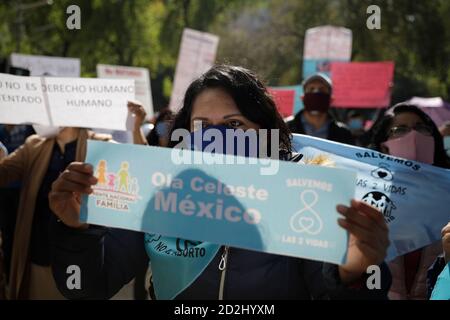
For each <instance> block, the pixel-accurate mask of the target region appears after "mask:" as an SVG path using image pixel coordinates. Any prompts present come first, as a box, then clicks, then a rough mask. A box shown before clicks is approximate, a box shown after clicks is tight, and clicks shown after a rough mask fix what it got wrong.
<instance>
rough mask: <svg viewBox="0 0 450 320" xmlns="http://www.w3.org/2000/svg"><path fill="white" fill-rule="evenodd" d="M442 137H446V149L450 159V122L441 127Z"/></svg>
mask: <svg viewBox="0 0 450 320" xmlns="http://www.w3.org/2000/svg"><path fill="white" fill-rule="evenodd" d="M439 131H440V132H441V135H442V136H443V137H444V149H445V152H447V155H448V156H449V157H450V121H447V122H445V123H444V124H443V125H441V126H440V127H439Z"/></svg>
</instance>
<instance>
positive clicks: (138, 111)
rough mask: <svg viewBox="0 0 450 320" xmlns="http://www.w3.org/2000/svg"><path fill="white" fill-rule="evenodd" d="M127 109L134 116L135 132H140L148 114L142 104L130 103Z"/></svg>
mask: <svg viewBox="0 0 450 320" xmlns="http://www.w3.org/2000/svg"><path fill="white" fill-rule="evenodd" d="M127 107H128V110H129V111H130V112H131V114H133V115H134V130H135V131H136V130H140V129H141V125H142V123H143V122H144V120H145V117H146V116H147V112H145V109H144V107H143V106H142V104H141V103H140V102H137V101H128V104H127Z"/></svg>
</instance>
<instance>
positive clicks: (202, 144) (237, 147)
mask: <svg viewBox="0 0 450 320" xmlns="http://www.w3.org/2000/svg"><path fill="white" fill-rule="evenodd" d="M252 131H253V130H252ZM252 131H250V132H249V133H247V134H245V132H244V131H243V130H237V129H234V128H231V127H228V126H224V125H219V126H208V127H206V128H203V129H200V130H196V131H194V132H192V133H191V136H190V139H191V149H192V150H198V151H206V152H211V153H221V154H231V155H235V156H243V157H252V158H257V157H258V152H259V139H258V135H257V131H253V132H254V133H252ZM246 136H251V137H254V138H252V139H249V138H248V137H247V138H245V137H246ZM216 139H217V140H218V141H217V142H215V141H216ZM242 141H244V143H242Z"/></svg>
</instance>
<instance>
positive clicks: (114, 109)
mask: <svg viewBox="0 0 450 320" xmlns="http://www.w3.org/2000/svg"><path fill="white" fill-rule="evenodd" d="M0 76H1V77H0V83H1V87H0V123H7V124H20V123H36V124H42V125H51V126H60V127H81V128H104V129H115V130H127V129H128V128H127V115H128V108H127V101H129V100H134V99H135V95H134V91H135V85H134V80H129V79H127V80H118V79H117V80H116V79H87V78H53V77H48V78H45V77H42V78H39V77H21V76H12V75H6V74H1V75H0Z"/></svg>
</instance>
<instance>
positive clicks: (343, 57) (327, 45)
mask: <svg viewBox="0 0 450 320" xmlns="http://www.w3.org/2000/svg"><path fill="white" fill-rule="evenodd" d="M351 55H352V31H351V30H350V29H347V28H342V27H334V26H320V27H316V28H311V29H308V30H306V35H305V45H304V51H303V59H307V60H310V59H313V60H317V59H327V60H338V61H350V58H351Z"/></svg>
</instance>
